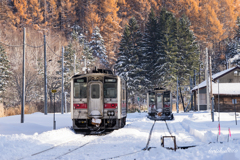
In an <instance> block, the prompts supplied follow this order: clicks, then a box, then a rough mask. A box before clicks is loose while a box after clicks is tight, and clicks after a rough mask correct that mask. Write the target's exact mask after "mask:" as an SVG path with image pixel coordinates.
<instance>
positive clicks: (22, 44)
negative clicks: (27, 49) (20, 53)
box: [0, 41, 23, 47]
mask: <svg viewBox="0 0 240 160" xmlns="http://www.w3.org/2000/svg"><path fill="white" fill-rule="evenodd" d="M0 43H1V44H3V45H5V46H8V47H22V46H23V44H22V45H9V44H6V43H3V42H1V41H0Z"/></svg>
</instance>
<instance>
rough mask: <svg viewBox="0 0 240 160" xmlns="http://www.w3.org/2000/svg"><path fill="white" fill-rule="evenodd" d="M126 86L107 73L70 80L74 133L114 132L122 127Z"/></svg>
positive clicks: (125, 107) (85, 75) (120, 79)
mask: <svg viewBox="0 0 240 160" xmlns="http://www.w3.org/2000/svg"><path fill="white" fill-rule="evenodd" d="M126 94H127V93H126V82H125V81H124V80H123V79H122V78H120V77H119V76H117V75H114V74H113V73H112V71H111V70H104V69H95V70H93V71H92V73H87V74H80V75H74V76H73V77H72V79H71V118H72V124H73V129H74V130H77V131H86V130H89V131H104V130H115V129H119V128H122V127H124V126H125V124H126V117H127V101H126V99H127V97H126Z"/></svg>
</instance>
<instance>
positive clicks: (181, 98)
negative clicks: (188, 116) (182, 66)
mask: <svg viewBox="0 0 240 160" xmlns="http://www.w3.org/2000/svg"><path fill="white" fill-rule="evenodd" d="M179 89H180V95H181V99H182V105H183V110H184V112H185V106H184V99H183V95H182V90H181V87H180V86H179Z"/></svg>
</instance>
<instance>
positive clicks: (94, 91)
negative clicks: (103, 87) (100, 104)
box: [91, 84, 100, 99]
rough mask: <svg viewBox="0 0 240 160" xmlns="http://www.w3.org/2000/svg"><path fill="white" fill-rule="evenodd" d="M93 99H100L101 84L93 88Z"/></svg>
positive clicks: (94, 85)
mask: <svg viewBox="0 0 240 160" xmlns="http://www.w3.org/2000/svg"><path fill="white" fill-rule="evenodd" d="M91 97H92V98H96V99H97V98H99V97H100V92H99V84H93V85H92V86H91Z"/></svg>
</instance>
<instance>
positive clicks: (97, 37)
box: [90, 27, 109, 68]
mask: <svg viewBox="0 0 240 160" xmlns="http://www.w3.org/2000/svg"><path fill="white" fill-rule="evenodd" d="M91 39H92V40H91V42H90V49H91V50H92V53H93V56H95V57H97V58H99V60H100V62H101V64H102V65H103V66H104V68H108V67H109V62H108V56H107V55H106V48H105V46H104V40H103V38H102V36H101V34H100V30H99V28H98V27H95V28H94V30H93V33H92V37H91Z"/></svg>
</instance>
